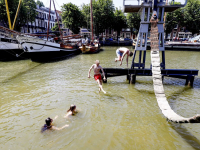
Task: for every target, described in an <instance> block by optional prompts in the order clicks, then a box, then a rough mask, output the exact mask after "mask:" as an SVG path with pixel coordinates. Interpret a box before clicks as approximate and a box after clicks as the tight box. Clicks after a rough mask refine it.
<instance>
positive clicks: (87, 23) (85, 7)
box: [81, 4, 90, 29]
mask: <svg viewBox="0 0 200 150" xmlns="http://www.w3.org/2000/svg"><path fill="white" fill-rule="evenodd" d="M81 12H82V14H83V17H84V20H85V24H84V25H83V26H84V27H85V28H87V29H90V6H89V4H83V5H82V6H81Z"/></svg>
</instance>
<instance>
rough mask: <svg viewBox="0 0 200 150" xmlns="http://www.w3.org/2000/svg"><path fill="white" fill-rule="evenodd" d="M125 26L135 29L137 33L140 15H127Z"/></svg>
mask: <svg viewBox="0 0 200 150" xmlns="http://www.w3.org/2000/svg"><path fill="white" fill-rule="evenodd" d="M126 18H127V25H128V27H129V28H130V29H131V31H132V29H133V28H135V29H136V30H137V32H138V31H139V28H140V21H141V19H140V14H139V13H128V14H127V16H126Z"/></svg>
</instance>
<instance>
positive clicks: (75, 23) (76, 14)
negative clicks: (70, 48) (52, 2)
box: [62, 3, 85, 34]
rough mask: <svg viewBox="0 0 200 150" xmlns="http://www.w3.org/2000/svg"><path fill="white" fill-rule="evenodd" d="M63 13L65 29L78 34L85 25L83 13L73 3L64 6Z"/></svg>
mask: <svg viewBox="0 0 200 150" xmlns="http://www.w3.org/2000/svg"><path fill="white" fill-rule="evenodd" d="M62 12H63V13H62V19H63V23H64V25H65V27H67V28H69V29H70V30H71V31H72V32H73V33H74V34H78V33H79V32H80V28H81V27H82V26H83V25H84V24H85V20H84V16H83V13H82V12H81V11H80V10H79V8H78V7H77V6H76V5H74V4H72V3H68V4H64V5H63V6H62Z"/></svg>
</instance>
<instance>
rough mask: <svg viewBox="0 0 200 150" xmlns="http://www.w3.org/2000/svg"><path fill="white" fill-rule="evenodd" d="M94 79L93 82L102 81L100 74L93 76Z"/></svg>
mask: <svg viewBox="0 0 200 150" xmlns="http://www.w3.org/2000/svg"><path fill="white" fill-rule="evenodd" d="M94 78H95V80H98V79H99V80H102V78H101V74H95V75H94Z"/></svg>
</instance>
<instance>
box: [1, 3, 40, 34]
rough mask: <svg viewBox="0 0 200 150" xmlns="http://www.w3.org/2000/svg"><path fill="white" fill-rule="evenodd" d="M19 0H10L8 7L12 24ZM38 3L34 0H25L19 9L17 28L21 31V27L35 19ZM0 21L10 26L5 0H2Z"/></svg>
mask: <svg viewBox="0 0 200 150" xmlns="http://www.w3.org/2000/svg"><path fill="white" fill-rule="evenodd" d="M18 3H19V1H18V0H8V8H9V12H10V19H11V24H13V21H14V18H15V14H16V11H17V7H18ZM35 9H36V3H35V1H34V0H23V1H22V3H21V7H20V10H19V14H18V18H17V20H16V25H15V30H17V31H20V27H21V26H23V25H24V24H25V23H27V22H33V21H35V17H36V15H37V14H36V10H35ZM0 10H1V11H0V21H1V22H3V23H4V25H5V26H7V27H8V18H7V13H6V6H5V1H4V0H1V1H0Z"/></svg>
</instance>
